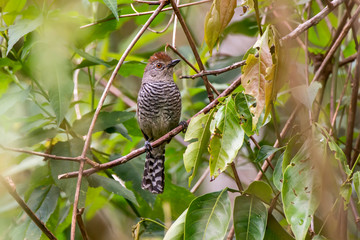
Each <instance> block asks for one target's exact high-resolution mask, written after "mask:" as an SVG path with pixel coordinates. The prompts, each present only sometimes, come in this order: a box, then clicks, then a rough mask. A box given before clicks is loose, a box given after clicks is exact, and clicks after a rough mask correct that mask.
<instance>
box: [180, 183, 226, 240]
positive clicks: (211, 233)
mask: <svg viewBox="0 0 360 240" xmlns="http://www.w3.org/2000/svg"><path fill="white" fill-rule="evenodd" d="M230 217H231V206H230V200H229V197H228V194H227V189H226V188H225V189H224V190H222V191H221V192H213V193H208V194H205V195H203V196H200V197H198V198H196V199H195V200H194V201H192V202H191V204H190V206H189V208H188V212H187V214H186V218H185V234H184V239H190V240H196V239H207V240H212V239H214V240H219V239H223V238H224V237H225V234H226V231H227V228H228V225H229V222H230Z"/></svg>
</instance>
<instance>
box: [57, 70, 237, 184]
mask: <svg viewBox="0 0 360 240" xmlns="http://www.w3.org/2000/svg"><path fill="white" fill-rule="evenodd" d="M240 84H241V77H239V78H238V79H236V80H235V81H234V82H233V83H232V84H231V85H230V86H229V87H228V88H226V89H225V90H224V91H223V92H222V93H221V94H220V95H219V96H218V97H217V98H216V99H215V100H214V101H212V102H211V103H209V104H208V105H207V106H206V107H204V108H203V109H202V110H200V111H199V112H198V113H196V114H195V115H194V116H193V117H192V118H194V117H196V116H197V115H199V114H201V113H207V112H209V111H210V110H211V109H212V108H214V107H215V106H217V105H218V104H219V101H218V99H219V98H222V97H226V96H228V95H229V94H231V93H232V92H233V91H234V90H235V89H236V88H237V87H238V86H239V85H240ZM190 120H191V118H190V119H188V120H187V123H190ZM183 129H184V126H183V125H179V126H178V127H176V128H174V129H173V130H171V131H170V132H168V133H167V134H165V135H164V136H162V137H161V138H159V139H158V140H156V141H154V142H152V143H151V146H152V147H157V146H159V145H161V144H162V143H164V142H166V141H168V140H169V139H171V138H172V137H174V136H175V135H177V134H178V133H180V132H181V131H182V130H183ZM144 152H145V147H141V148H138V149H136V150H133V151H132V152H130V153H129V154H128V155H126V156H123V157H121V158H118V159H115V160H113V161H111V162H107V163H103V164H100V165H99V166H98V167H97V168H89V169H86V170H85V171H84V172H83V175H84V176H89V175H91V174H93V173H96V172H98V171H100V170H104V169H108V168H112V167H114V166H117V165H120V164H123V163H125V162H127V161H129V160H131V159H133V158H134V157H137V156H139V155H140V154H142V153H144ZM78 174H79V172H78V171H76V172H69V173H65V174H61V175H59V176H58V179H66V178H73V177H76V176H78Z"/></svg>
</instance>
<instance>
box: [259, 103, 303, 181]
mask: <svg viewBox="0 0 360 240" xmlns="http://www.w3.org/2000/svg"><path fill="white" fill-rule="evenodd" d="M299 109H300V104H298V105H296V107H295V109H294V111H293V112H292V113H291V115H290V117H289V118H288V120H287V121H286V123H285V125H284V128H283V129H282V131H281V132H280V137H281V138H284V137H285V135H286V134H287V132H288V130H289V129H290V126H291V125H292V123H293V121H294V120H295V116H296V114H297V112H298V111H299ZM274 147H279V141H277V140H276V141H275V144H274ZM274 156H275V154H273V155H271V156H270V157H269V162H271V160H272V159H273V158H274ZM268 167H269V163H268V162H267V161H265V162H264V163H263V165H262V166H261V170H260V171H259V172H258V174H257V176H256V178H255V181H259V180H260V179H261V178H262V176H263V173H264V172H265V171H266V169H267V168H268Z"/></svg>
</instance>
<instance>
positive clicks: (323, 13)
mask: <svg viewBox="0 0 360 240" xmlns="http://www.w3.org/2000/svg"><path fill="white" fill-rule="evenodd" d="M343 2H344V0H334V1H332V2H331V4H332V6H333V8H329V6H326V7H325V8H324V9H323V10H321V11H320V12H319V13H318V14H316V15H315V16H314V17H312V18H311V19H309V20H308V21H306V22H304V23H302V24H300V25H299V26H297V28H295V29H294V30H293V31H292V32H290V33H289V34H287V35H286V36H284V37H282V38H281V41H282V42H285V41H287V40H290V39H294V38H296V37H297V36H299V35H300V34H301V33H303V32H304V31H306V30H307V29H309V28H310V27H312V26H314V25H316V24H318V23H319V22H320V20H322V19H323V18H324V17H325V16H327V15H328V14H329V13H330V12H331V11H332V10H333V9H334V8H335V7H337V6H338V5H339V4H341V3H343Z"/></svg>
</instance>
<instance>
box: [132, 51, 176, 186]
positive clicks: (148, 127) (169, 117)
mask: <svg viewBox="0 0 360 240" xmlns="http://www.w3.org/2000/svg"><path fill="white" fill-rule="evenodd" d="M178 62H179V61H178V60H171V58H170V57H169V56H168V55H166V54H165V53H155V54H154V55H153V56H152V57H151V58H150V60H149V63H148V65H147V66H146V68H145V72H144V76H143V80H142V84H141V88H140V91H139V95H138V106H137V116H138V122H139V125H140V129H141V131H142V133H143V135H144V137H145V140H146V141H147V142H152V141H155V140H156V139H158V138H160V137H161V136H163V135H164V134H166V133H167V132H169V131H170V130H172V129H173V128H175V127H176V126H177V125H178V124H179V120H180V114H181V95H180V91H179V89H178V87H177V86H176V84H175V83H174V80H173V76H172V75H173V67H174V66H175V65H176V64H177V63H178ZM165 144H166V143H164V144H162V145H160V146H158V147H156V148H152V149H151V150H148V151H147V152H146V160H145V168H144V176H143V181H142V188H143V189H146V190H149V191H150V192H152V193H162V192H163V191H164V161H165V157H164V155H165Z"/></svg>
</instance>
